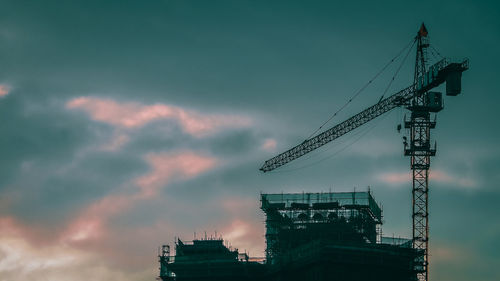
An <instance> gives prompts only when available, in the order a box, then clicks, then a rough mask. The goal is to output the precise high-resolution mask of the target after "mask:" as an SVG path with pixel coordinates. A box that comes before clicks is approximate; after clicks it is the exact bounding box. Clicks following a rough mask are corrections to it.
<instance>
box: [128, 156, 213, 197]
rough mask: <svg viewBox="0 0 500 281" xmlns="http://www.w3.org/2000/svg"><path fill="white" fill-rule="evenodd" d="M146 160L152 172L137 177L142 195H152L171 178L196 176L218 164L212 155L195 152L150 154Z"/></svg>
mask: <svg viewBox="0 0 500 281" xmlns="http://www.w3.org/2000/svg"><path fill="white" fill-rule="evenodd" d="M145 160H146V162H147V163H148V164H149V165H150V167H151V172H149V173H148V174H146V175H144V176H141V177H139V178H137V179H136V181H135V182H136V184H137V185H138V186H139V187H140V188H141V189H142V195H143V196H145V197H150V196H153V195H155V194H156V192H157V190H158V189H159V188H161V187H162V186H164V185H166V184H167V183H168V182H169V181H170V180H171V179H187V178H192V177H195V176H197V175H199V174H201V173H203V172H205V171H207V170H209V169H211V168H213V167H214V166H215V164H216V160H215V159H214V158H212V157H208V156H202V155H198V154H196V153H194V152H183V153H176V154H172V153H160V154H153V153H151V154H148V155H146V156H145Z"/></svg>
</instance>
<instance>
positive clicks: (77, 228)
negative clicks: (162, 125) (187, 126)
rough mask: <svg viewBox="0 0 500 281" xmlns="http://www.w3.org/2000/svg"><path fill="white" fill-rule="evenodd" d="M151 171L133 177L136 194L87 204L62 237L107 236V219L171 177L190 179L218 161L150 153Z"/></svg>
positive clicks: (155, 190)
mask: <svg viewBox="0 0 500 281" xmlns="http://www.w3.org/2000/svg"><path fill="white" fill-rule="evenodd" d="M144 159H145V161H146V162H147V163H148V164H149V165H150V167H151V171H150V172H149V173H147V174H145V175H143V176H140V177H138V178H136V179H134V180H133V184H135V185H137V186H138V187H139V188H140V189H139V191H138V192H136V193H133V194H114V195H108V196H106V197H104V198H102V199H100V200H98V201H96V202H94V203H92V204H91V205H89V206H87V207H86V208H85V209H84V210H83V211H82V212H81V213H80V215H79V216H78V217H77V218H76V219H75V220H74V221H73V222H72V223H71V224H70V225H69V226H68V228H67V229H66V231H64V233H62V235H61V238H60V240H61V241H64V242H70V243H86V242H88V241H93V240H99V239H102V238H105V237H106V236H107V235H108V234H109V231H108V229H107V221H108V220H109V219H110V218H111V217H113V216H114V215H116V214H120V213H123V212H125V211H127V210H128V209H130V208H131V207H133V206H134V205H135V204H137V203H138V202H139V201H141V200H146V199H149V198H152V197H153V196H155V195H156V194H157V193H158V191H159V189H161V188H162V187H164V186H165V185H167V184H168V183H170V181H171V180H186V179H190V178H193V177H196V176H198V175H200V174H201V173H203V172H205V171H207V170H209V169H211V168H213V167H214V166H215V164H216V160H215V159H214V158H212V157H208V156H203V155H199V154H196V153H194V152H191V151H185V152H177V153H157V154H148V155H146V156H145V157H144Z"/></svg>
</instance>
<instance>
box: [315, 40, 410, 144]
mask: <svg viewBox="0 0 500 281" xmlns="http://www.w3.org/2000/svg"><path fill="white" fill-rule="evenodd" d="M415 42H416V39H412V40H411V41H410V42H409V43H408V44H407V45H406V46H405V47H404V48H403V49H402V50H401V51H399V53H398V54H397V55H396V56H395V57H393V58H392V59H391V60H390V61H389V62H388V63H386V64H385V66H384V67H383V68H382V69H381V70H380V71H379V72H377V74H375V76H373V78H372V79H370V80H369V81H368V82H366V84H365V85H363V87H361V88H360V89H359V90H358V91H357V92H355V93H354V95H353V96H351V98H350V99H349V100H348V101H347V102H346V103H345V104H344V105H343V106H341V107H340V108H339V109H338V110H337V111H336V112H335V113H333V114H332V116H330V118H328V119H327V120H326V121H325V122H323V124H321V126H319V127H318V129H316V130H315V131H314V132H313V133H312V134H311V135H310V136H309V137H308V139H310V138H311V137H312V136H314V135H315V134H316V133H317V132H319V131H320V130H321V129H323V126H325V125H326V124H328V122H330V121H331V120H332V119H333V118H334V117H335V116H337V114H339V113H340V112H341V111H342V110H344V108H346V107H347V105H349V104H350V103H351V102H352V101H353V100H354V99H355V98H356V97H357V96H359V95H360V94H361V93H362V92H363V91H364V90H365V89H366V88H367V87H368V86H369V85H370V84H371V83H372V82H373V81H375V80H376V79H377V78H378V77H379V76H380V75H381V74H382V73H383V72H384V71H385V70H386V69H387V67H389V65H391V64H392V63H393V62H394V61H395V60H396V59H397V58H399V56H401V54H402V53H403V52H404V51H405V50H406V49H408V47H409V46H411V47H410V50H409V51H411V49H412V48H413V45H415ZM409 51H408V53H409ZM405 59H406V57H405Z"/></svg>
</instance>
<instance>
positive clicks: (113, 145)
mask: <svg viewBox="0 0 500 281" xmlns="http://www.w3.org/2000/svg"><path fill="white" fill-rule="evenodd" d="M129 141H130V137H129V136H128V135H125V134H118V133H115V134H114V135H113V136H112V137H111V141H110V142H108V143H105V144H104V145H102V146H101V147H100V149H101V150H104V151H117V150H119V149H120V148H122V147H123V146H124V145H125V144H127V143H128V142H129Z"/></svg>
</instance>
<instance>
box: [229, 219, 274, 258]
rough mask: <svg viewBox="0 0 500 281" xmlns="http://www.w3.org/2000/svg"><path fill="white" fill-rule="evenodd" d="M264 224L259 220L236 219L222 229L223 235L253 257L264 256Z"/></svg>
mask: <svg viewBox="0 0 500 281" xmlns="http://www.w3.org/2000/svg"><path fill="white" fill-rule="evenodd" d="M263 233H265V230H264V224H263V223H261V222H259V221H242V220H239V219H235V220H233V221H232V222H231V224H230V225H227V226H226V227H224V228H223V229H222V237H223V238H224V239H225V240H226V241H228V242H230V243H231V245H232V246H234V247H236V248H238V250H239V251H240V252H244V251H246V252H248V253H250V255H251V256H253V257H263V256H264V247H265V243H264V236H263Z"/></svg>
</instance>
